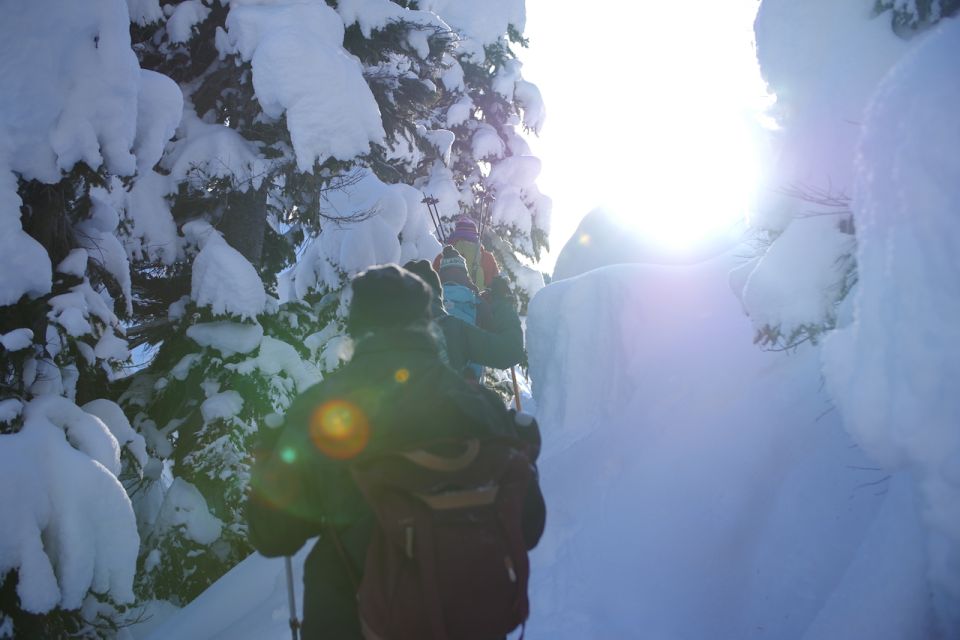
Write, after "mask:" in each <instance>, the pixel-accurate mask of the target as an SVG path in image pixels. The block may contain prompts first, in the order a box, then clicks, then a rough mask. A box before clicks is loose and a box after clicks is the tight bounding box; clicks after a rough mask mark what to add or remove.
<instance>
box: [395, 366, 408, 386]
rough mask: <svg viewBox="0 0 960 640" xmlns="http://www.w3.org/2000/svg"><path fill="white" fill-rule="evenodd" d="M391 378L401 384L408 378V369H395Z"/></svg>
mask: <svg viewBox="0 0 960 640" xmlns="http://www.w3.org/2000/svg"><path fill="white" fill-rule="evenodd" d="M393 379H394V380H396V381H397V382H399V383H400V384H403V383H405V382H406V381H407V380H409V379H410V371H409V370H408V369H397V372H396V373H395V374H393Z"/></svg>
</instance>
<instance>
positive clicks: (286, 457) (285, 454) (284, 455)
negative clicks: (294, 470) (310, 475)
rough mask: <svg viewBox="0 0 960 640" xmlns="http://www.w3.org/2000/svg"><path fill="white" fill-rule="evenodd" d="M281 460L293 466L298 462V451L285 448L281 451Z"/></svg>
mask: <svg viewBox="0 0 960 640" xmlns="http://www.w3.org/2000/svg"><path fill="white" fill-rule="evenodd" d="M280 459H281V460H283V461H284V462H286V463H287V464H293V463H294V462H296V460H297V451H296V449H294V448H293V447H284V448H283V449H282V450H281V451H280Z"/></svg>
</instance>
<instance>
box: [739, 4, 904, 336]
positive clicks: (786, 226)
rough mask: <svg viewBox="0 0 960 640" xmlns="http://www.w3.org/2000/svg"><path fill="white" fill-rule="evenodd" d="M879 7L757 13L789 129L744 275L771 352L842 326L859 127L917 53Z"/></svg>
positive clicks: (749, 306)
mask: <svg viewBox="0 0 960 640" xmlns="http://www.w3.org/2000/svg"><path fill="white" fill-rule="evenodd" d="M873 3H874V0H854V1H851V2H840V3H837V2H831V1H829V0H814V1H813V2H804V3H797V2H792V1H790V0H764V2H763V3H761V5H760V9H759V12H758V14H757V20H756V23H755V33H756V43H757V44H756V46H757V58H758V61H759V63H760V69H761V72H762V73H763V76H764V78H765V80H766V82H767V85H768V88H769V90H770V92H771V93H773V94H775V95H776V102H775V104H774V105H773V107H772V110H771V115H772V116H773V117H774V119H775V120H776V122H777V125H778V127H779V129H778V130H776V131H774V132H771V134H770V135H771V136H772V138H773V140H772V142H773V148H774V153H773V157H772V158H771V161H770V162H769V163H768V164H769V170H768V175H767V177H766V185H765V187H764V188H763V190H762V196H761V197H760V198H759V199H758V202H757V203H756V205H755V208H754V211H753V212H752V215H751V220H750V222H751V226H752V227H753V228H754V229H755V230H756V232H757V238H758V242H757V243H756V245H755V249H756V251H755V254H756V259H755V260H753V261H751V262H749V263H748V265H747V266H745V267H744V270H745V271H749V273H745V274H743V275H741V276H739V277H738V280H739V281H740V283H741V284H745V285H746V289H744V290H742V291H738V293H739V294H740V295H741V299H742V301H743V303H744V308H745V310H746V311H747V313H748V314H749V315H750V316H751V318H752V320H753V323H754V328H755V330H756V340H757V341H758V342H760V343H762V344H764V345H767V346H770V347H773V348H784V347H790V346H794V345H796V344H797V343H798V342H799V341H803V340H808V339H813V340H817V339H819V337H820V336H821V335H822V334H823V332H824V331H827V330H829V329H830V328H832V327H833V326H835V323H836V314H837V306H838V304H839V303H840V301H841V300H842V299H843V298H844V297H845V296H846V294H847V292H848V291H849V290H850V288H851V286H852V284H853V283H854V282H855V280H856V272H855V268H856V265H855V260H854V259H853V249H854V247H855V244H854V243H853V242H852V235H851V234H852V233H853V231H854V229H853V225H852V223H851V218H850V206H849V203H850V196H851V194H852V188H853V162H854V153H855V146H856V141H857V137H858V135H859V123H860V122H861V120H862V113H863V109H864V107H865V106H866V103H867V100H868V98H869V96H870V93H871V92H872V91H873V89H874V87H876V85H877V83H878V82H879V81H880V79H881V78H882V77H883V74H884V73H886V71H887V70H888V69H889V68H890V67H891V66H892V65H893V64H894V63H895V62H896V60H897V59H899V57H900V56H901V55H902V54H903V52H904V51H905V50H907V48H908V46H909V45H908V43H906V42H904V41H902V40H901V39H900V38H898V37H897V36H896V35H895V34H894V33H893V31H892V30H891V28H890V22H889V19H888V18H885V17H884V16H877V15H876V14H875V12H874V11H873ZM751 289H752V290H751ZM778 289H779V291H778Z"/></svg>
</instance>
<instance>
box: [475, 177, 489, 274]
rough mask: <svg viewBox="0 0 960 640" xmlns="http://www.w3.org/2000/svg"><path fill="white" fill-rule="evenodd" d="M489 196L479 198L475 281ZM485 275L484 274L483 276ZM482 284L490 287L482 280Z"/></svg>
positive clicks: (481, 249)
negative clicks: (478, 230)
mask: <svg viewBox="0 0 960 640" xmlns="http://www.w3.org/2000/svg"><path fill="white" fill-rule="evenodd" d="M489 198H490V196H489V195H488V194H486V193H484V194H483V195H481V196H480V225H479V226H480V232H479V233H478V234H477V255H475V256H474V257H473V275H474V279H476V274H477V267H478V266H479V265H480V254H481V253H483V232H484V230H485V229H486V227H487V225H486V216H485V215H484V209H487V210H488V212H489V204H488V203H489V202H490V199H489ZM484 275H486V274H484ZM483 284H484V285H485V286H487V287H489V286H490V283H489V282H487V281H486V278H484V282H483Z"/></svg>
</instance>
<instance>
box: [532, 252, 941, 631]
mask: <svg viewBox="0 0 960 640" xmlns="http://www.w3.org/2000/svg"><path fill="white" fill-rule="evenodd" d="M729 266H730V265H729V264H728V263H727V259H726V258H720V259H717V260H714V261H711V262H709V263H705V264H702V265H699V266H695V267H653V266H643V265H620V266H614V267H607V268H604V269H600V270H596V271H592V272H590V273H588V274H585V275H583V276H580V277H578V278H574V279H571V280H565V281H563V282H559V283H556V284H553V285H551V286H549V287H547V288H545V289H544V290H543V291H541V292H540V294H539V295H538V296H537V297H536V298H535V299H534V301H533V302H532V304H531V306H530V316H529V318H528V321H527V327H528V334H527V336H528V345H529V350H530V362H531V375H532V378H533V382H534V395H535V396H536V399H537V405H538V414H539V418H540V420H541V427H542V430H543V434H544V440H545V449H544V455H543V458H542V462H541V473H542V478H543V485H544V491H545V493H546V496H547V501H548V506H549V509H550V512H549V520H548V528H547V532H546V535H545V537H544V539H543V541H542V542H541V545H540V547H539V548H538V549H537V550H535V551H534V556H533V559H534V576H533V583H532V589H533V616H532V619H531V621H530V626H529V629H528V637H532V638H551V639H557V638H560V639H564V638H570V639H573V638H614V637H616V638H632V637H649V638H752V637H758V638H759V637H762V638H804V637H807V638H867V637H869V638H890V639H891V640H893V639H900V640H903V639H906V638H925V637H929V636H928V634H927V629H928V625H929V620H930V613H929V602H928V597H927V592H926V587H925V584H924V578H923V562H924V561H923V550H922V544H923V543H922V537H921V536H922V534H921V532H920V529H919V524H918V520H917V516H916V513H915V509H914V506H913V502H912V495H911V493H910V490H909V487H908V484H907V481H906V480H903V479H900V478H897V479H894V481H891V480H888V479H885V477H886V475H885V474H884V473H883V472H881V471H879V470H876V469H873V468H872V467H874V466H875V465H871V464H870V463H869V462H868V461H867V460H866V459H865V457H864V456H863V454H862V453H861V452H860V450H859V449H857V448H855V447H853V446H852V444H851V442H850V441H849V440H848V439H847V438H846V436H845V434H844V431H843V429H842V428H841V426H840V424H839V419H838V417H837V414H836V412H834V411H831V410H830V406H829V405H828V403H827V400H826V398H825V395H824V394H823V392H822V391H821V389H820V386H821V381H820V375H819V353H818V351H817V350H815V349H812V348H808V349H805V350H802V351H800V352H798V353H795V354H791V355H787V354H782V353H770V352H763V351H760V350H759V349H757V348H756V347H755V346H753V345H752V343H751V337H752V331H751V327H750V322H749V320H748V319H747V318H745V317H744V316H743V315H742V313H741V311H740V309H739V307H738V304H737V301H736V299H735V298H734V297H733V296H732V295H730V290H729V287H728V286H727V284H726V278H727V275H726V274H727V272H728V270H729Z"/></svg>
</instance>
